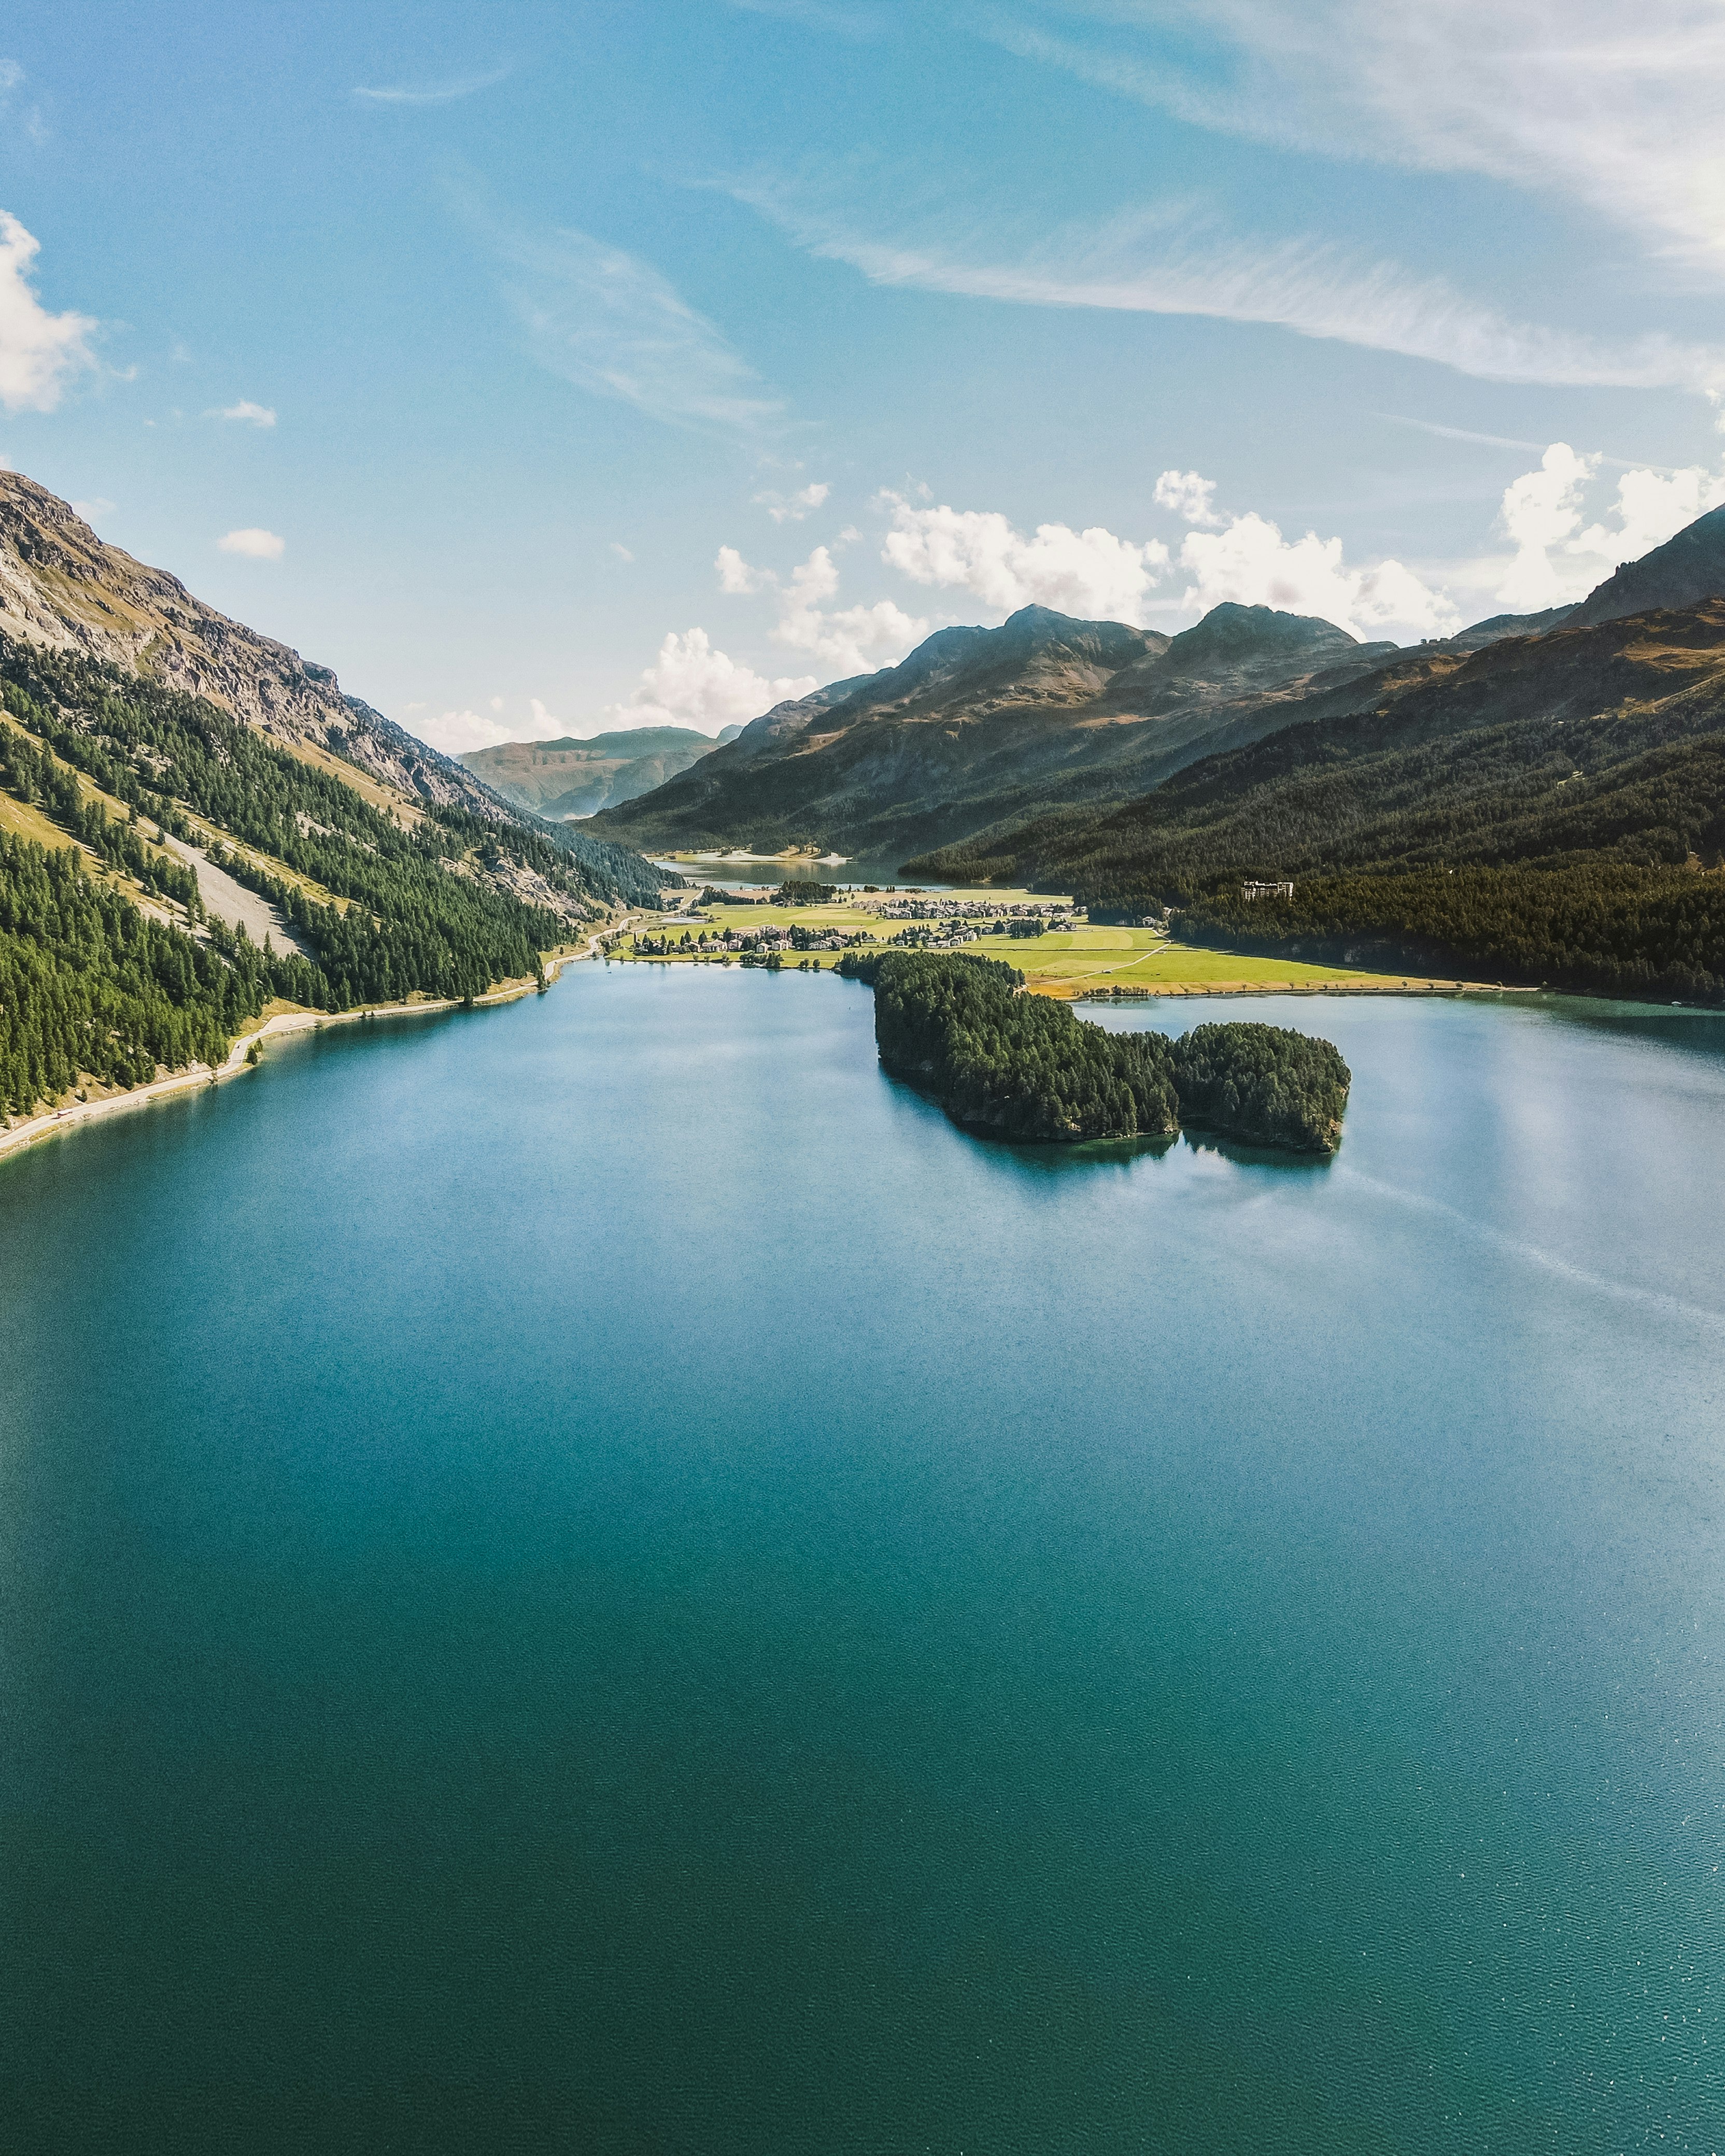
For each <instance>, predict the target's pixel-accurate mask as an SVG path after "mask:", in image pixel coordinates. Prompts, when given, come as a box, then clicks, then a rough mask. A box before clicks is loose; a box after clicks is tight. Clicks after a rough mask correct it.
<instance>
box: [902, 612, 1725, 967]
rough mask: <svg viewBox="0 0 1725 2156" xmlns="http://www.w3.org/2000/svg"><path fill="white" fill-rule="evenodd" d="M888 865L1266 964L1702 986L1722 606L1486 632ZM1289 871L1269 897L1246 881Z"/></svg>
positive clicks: (1716, 862) (1724, 855) (1707, 942)
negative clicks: (1203, 750) (1248, 895)
mask: <svg viewBox="0 0 1725 2156" xmlns="http://www.w3.org/2000/svg"><path fill="white" fill-rule="evenodd" d="M1524 714H1526V715H1525V716H1524ZM911 870H912V872H914V873H920V874H924V875H940V876H942V877H943V878H950V879H952V880H958V881H971V880H981V881H993V882H998V883H1014V882H1028V883H1030V884H1032V885H1034V887H1037V888H1040V889H1043V890H1055V889H1058V890H1062V891H1068V890H1069V891H1072V892H1073V893H1074V894H1075V895H1076V896H1077V897H1078V898H1080V899H1081V901H1082V902H1084V903H1085V904H1086V905H1088V906H1090V907H1091V910H1092V911H1095V912H1096V913H1099V914H1100V915H1101V916H1104V917H1109V918H1116V919H1118V918H1122V917H1132V916H1137V915H1140V914H1142V913H1144V912H1147V911H1152V910H1157V911H1159V910H1160V909H1162V908H1163V907H1164V906H1168V907H1173V908H1175V909H1178V911H1179V914H1180V919H1181V923H1182V926H1183V931H1184V932H1186V933H1188V934H1190V935H1192V936H1194V937H1200V938H1209V939H1214V940H1223V941H1228V942H1232V943H1235V944H1239V945H1243V946H1244V947H1247V948H1250V949H1253V950H1257V951H1262V952H1266V953H1274V954H1276V955H1283V956H1299V957H1305V958H1318V957H1322V958H1325V959H1329V960H1333V961H1339V962H1346V963H1349V964H1368V963H1372V962H1382V963H1385V964H1418V965H1419V966H1420V969H1421V970H1422V971H1425V970H1429V969H1432V968H1438V969H1440V970H1445V971H1461V972H1464V973H1473V974H1476V975H1478V974H1481V973H1486V974H1487V975H1488V976H1489V977H1491V978H1505V979H1514V980H1518V981H1527V980H1532V981H1549V982H1550V983H1552V984H1553V985H1564V986H1568V987H1574V988H1589V989H1595V990H1599V991H1602V992H1609V993H1630V992H1631V988H1632V987H1634V985H1635V983H1639V984H1640V985H1639V988H1636V989H1635V992H1637V993H1657V994H1667V993H1668V994H1674V995H1685V996H1705V997H1707V998H1709V999H1712V998H1716V997H1717V996H1719V995H1720V994H1721V993H1725V945H1722V943H1721V942H1720V941H1719V940H1718V931H1717V924H1718V923H1719V922H1720V921H1721V919H1722V916H1721V913H1720V910H1719V903H1718V898H1717V893H1718V892H1719V891H1720V888H1721V885H1722V884H1725V877H1721V881H1720V883H1716V882H1715V881H1714V880H1713V879H1714V877H1715V876H1716V875H1718V874H1719V872H1720V871H1721V870H1725V599H1717V598H1715V599H1710V600H1707V601H1706V602H1705V603H1702V604H1701V605H1698V606H1695V607H1692V608H1686V609H1683V610H1681V611H1679V612H1676V613H1654V614H1651V615H1646V616H1640V617H1635V618H1631V619H1613V620H1609V621H1608V622H1606V623H1604V624H1597V625H1591V626H1589V625H1585V624H1584V625H1583V626H1581V627H1579V628H1574V629H1571V628H1568V627H1567V626H1565V627H1563V628H1560V629H1558V630H1557V631H1555V632H1553V633H1551V634H1547V635H1545V636H1543V637H1541V638H1538V639H1519V640H1516V641H1513V642H1512V643H1509V644H1499V645H1496V646H1494V647H1493V648H1492V649H1490V650H1489V651H1486V652H1483V653H1481V654H1479V655H1478V657H1477V658H1475V659H1471V660H1468V661H1467V663H1466V665H1464V666H1463V667H1462V668H1461V670H1458V671H1456V672H1455V673H1452V674H1451V675H1449V676H1448V677H1447V679H1445V680H1433V681H1428V682H1426V683H1424V684H1422V685H1419V686H1418V687H1417V688H1414V689H1410V690H1409V691H1408V692H1407V693H1405V694H1404V695H1402V696H1399V697H1396V698H1394V700H1391V701H1387V702H1385V703H1383V704H1381V705H1379V706H1377V707H1374V708H1373V709H1371V710H1368V711H1362V712H1359V713H1357V714H1354V715H1352V716H1346V717H1339V718H1326V719H1322V720H1317V721H1310V722H1307V723H1305V724H1301V725H1296V726H1288V727H1285V728H1284V729H1282V730H1281V731H1279V732H1277V733H1275V734H1272V735H1271V736H1269V737H1267V738H1266V739H1265V740H1263V741H1260V742H1255V743H1254V744H1252V745H1251V746H1250V747H1245V748H1241V749H1238V750H1235V751H1232V752H1227V753H1224V754H1220V755H1216V756H1213V757H1207V758H1205V759H1204V760H1203V761H1202V762H1198V763H1194V764H1192V765H1189V766H1188V767H1187V768H1186V769H1185V770H1184V771H1183V772H1180V773H1178V774H1176V775H1175V776H1174V777H1173V778H1170V779H1168V781H1166V782H1165V783H1163V785H1161V786H1159V787H1158V788H1156V789H1155V790H1154V791H1153V793H1148V794H1146V795H1144V796H1143V797H1142V798H1140V799H1137V800H1135V801H1132V802H1129V803H1124V804H1122V805H1121V806H1118V807H1116V808H1111V809H1107V810H1078V811H1069V812H1066V813H1065V814H1059V815H1054V816H1049V817H1045V818H1042V819H1035V820H1032V821H1029V822H1027V823H1025V824H1023V825H1021V826H1020V827H1019V828H1018V829H1015V830H1013V831H1010V832H1007V833H1004V834H995V835H992V836H990V837H988V838H987V839H981V840H977V841H973V842H971V843H970V844H967V845H964V846H960V847H952V848H948V849H947V850H945V851H944V852H942V853H940V854H937V855H932V856H927V857H925V858H923V859H922V860H919V861H916V862H914V863H912V864H911ZM1608 871H1609V873H1608ZM1560 872H1561V873H1560ZM1289 879H1291V880H1294V881H1295V883H1296V898H1295V901H1293V903H1292V904H1291V905H1288V904H1286V903H1283V902H1281V901H1247V900H1246V899H1245V897H1244V896H1243V893H1242V885H1244V884H1245V883H1246V882H1248V881H1264V882H1278V881H1281V880H1289ZM1685 892H1686V893H1687V894H1688V896H1687V897H1684V896H1683V894H1684V893H1685Z"/></svg>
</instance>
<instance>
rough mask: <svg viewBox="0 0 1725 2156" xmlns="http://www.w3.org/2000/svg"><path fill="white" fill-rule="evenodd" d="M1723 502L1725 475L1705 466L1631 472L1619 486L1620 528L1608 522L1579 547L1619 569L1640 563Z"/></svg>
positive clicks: (1590, 531)
mask: <svg viewBox="0 0 1725 2156" xmlns="http://www.w3.org/2000/svg"><path fill="white" fill-rule="evenodd" d="M1722 503H1725V474H1721V473H1718V472H1710V471H1707V470H1705V469H1704V468H1703V467H1702V465H1689V466H1688V467H1687V468H1686V470H1681V471H1672V472H1658V471H1651V470H1637V471H1626V472H1625V473H1624V475H1623V476H1622V477H1621V478H1620V480H1618V482H1617V504H1616V510H1615V515H1616V517H1617V529H1616V530H1615V531H1607V530H1606V528H1605V526H1604V525H1603V524H1592V525H1589V526H1588V528H1587V530H1586V531H1584V532H1582V533H1581V534H1580V535H1579V537H1578V538H1577V540H1576V542H1575V543H1576V546H1577V548H1578V549H1579V550H1582V551H1585V550H1587V549H1589V548H1590V549H1591V550H1592V551H1593V552H1594V553H1596V554H1598V555H1599V557H1600V558H1601V559H1602V560H1604V561H1606V562H1609V564H1610V566H1611V567H1612V568H1614V569H1615V567H1617V566H1618V564H1619V563H1620V562H1634V561H1638V560H1639V559H1640V557H1641V556H1642V555H1643V554H1646V553H1651V552H1652V550H1653V549H1654V547H1662V546H1663V545H1664V544H1665V542H1666V540H1667V539H1669V538H1670V537H1671V536H1672V534H1673V533H1675V532H1678V531H1681V530H1682V528H1683V526H1685V525H1686V524H1692V523H1694V521H1695V520H1696V518H1697V516H1705V515H1706V514H1707V511H1708V510H1710V509H1717V508H1718V507H1719V506H1720V505H1721V504H1722Z"/></svg>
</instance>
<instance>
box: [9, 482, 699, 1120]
mask: <svg viewBox="0 0 1725 2156" xmlns="http://www.w3.org/2000/svg"><path fill="white" fill-rule="evenodd" d="M44 505H45V506H44ZM193 679H195V680H199V681H202V682H203V684H204V686H203V689H202V690H193V689H192V688H190V687H187V686H183V685H182V683H184V682H186V681H187V680H193ZM0 840H3V859H0V1116H4V1117H5V1118H7V1119H8V1120H9V1119H10V1118H11V1117H13V1116H17V1115H19V1114H23V1113H27V1112H28V1111H30V1110H31V1109H32V1108H33V1107H37V1106H42V1105H44V1103H51V1102H53V1101H56V1100H57V1099H59V1097H61V1096H63V1095H64V1093H66V1092H67V1091H71V1090H74V1088H81V1089H84V1090H87V1089H88V1087H89V1086H90V1085H95V1086H100V1087H105V1086H121V1085H131V1084H137V1083H141V1082H144V1081H145V1080H146V1078H149V1077H153V1076H154V1075H157V1068H158V1067H159V1066H167V1067H172V1066H173V1065H176V1064H178V1063H182V1062H184V1061H185V1060H188V1059H193V1058H195V1059H198V1060H208V1059H209V1057H210V1055H212V1054H213V1053H214V1052H217V1051H218V1050H219V1049H221V1048H223V1047H224V1046H225V1044H226V1041H227V1039H228V1038H230V1037H231V1035H232V1033H233V1032H234V1029H235V1028H236V1027H237V1026H238V1025H239V1024H243V1023H244V1021H245V1020H246V1019H249V1018H252V1017H254V1016H255V1015H256V1014H257V1013H258V1012H259V1010H260V1009H263V1007H264V1004H265V1003H267V1002H268V1001H269V1000H270V998H285V999H286V1000H289V1001H291V1002H293V1003H295V1004H301V1005H304V1006H306V1007H308V1008H311V1009H323V1010H338V1009H344V1008H347V1007H349V1006H351V1005H352V1004H355V1003H359V1002H373V1001H389V1000H395V999H398V998H403V997H405V996H409V995H413V994H415V993H424V994H426V995H429V996H434V997H455V998H463V997H468V996H473V995H476V994H479V993H482V992H483V991H484V990H485V988H488V987H490V985H492V984H493V983H496V982H499V981H502V980H506V979H521V978H526V979H531V978H533V977H534V975H535V974H536V973H537V972H538V971H539V968H540V954H541V952H543V951H546V950H548V949H551V948H553V947H557V946H558V945H562V944H567V942H570V941H572V940H573V939H576V938H578V937H581V936H583V935H584V933H585V932H586V931H587V928H588V924H589V923H593V922H597V921H603V920H604V919H606V918H608V917H609V916H611V915H612V914H613V913H614V911H615V910H616V908H618V907H619V906H622V905H629V904H633V905H656V904H657V902H658V897H659V892H660V889H661V888H662V886H663V885H665V882H667V881H668V880H674V879H667V878H666V877H665V875H664V874H663V873H662V872H661V871H660V870H655V869H654V868H652V867H651V866H650V865H649V864H648V863H647V862H645V861H644V860H641V859H640V857H639V855H635V854H633V853H631V852H629V850H626V849H624V848H622V847H619V846H617V845H614V844H611V843H609V842H608V841H605V840H603V839H594V838H593V837H592V836H590V835H589V834H587V833H586V832H584V831H582V832H576V831H573V830H572V829H568V828H567V827H557V826H552V825H549V824H544V823H542V822H541V821H539V820H538V819H535V818H532V817H530V816H526V815H524V814H521V812H520V811H519V810H517V809H515V808H511V806H510V805H509V804H508V803H505V802H503V801H501V799H499V798H498V797H497V796H496V795H495V794H494V793H491V792H490V790H489V789H488V788H485V786H484V785H482V784H481V783H480V782H479V781H478V780H477V779H475V778H474V777H473V776H472V775H471V774H470V773H467V772H465V771H464V770H463V769H462V768H461V767H460V766H459V765H458V764H455V763H454V762H451V761H450V760H449V758H446V757H441V756H439V755H438V753H437V752H435V751H434V750H432V749H429V748H428V747H426V746H425V744H424V743H423V742H416V741H415V740H414V739H413V737H412V736H411V735H409V734H408V733H406V732H405V731H403V729H401V728H400V727H398V726H393V724H392V722H391V721H388V720H387V719H384V718H383V717H382V716H381V715H380V714H378V713H376V712H374V711H372V710H371V709H370V707H369V706H366V705H364V704H362V703H360V702H358V701H357V700H356V699H352V698H347V697H344V696H341V693H340V691H339V688H338V687H337V685H336V682H335V677H334V676H333V675H330V674H329V673H328V672H327V670H325V669H321V668H310V667H306V666H305V665H303V663H302V662H300V660H299V659H298V657H297V654H293V653H291V652H289V651H288V650H287V649H286V648H285V646H282V645H279V644H271V643H270V642H269V640H268V639H260V638H258V637H256V636H254V634H253V632H251V631H250V630H248V629H244V628H243V627H242V626H241V625H240V624H234V623H228V622H226V621H225V620H224V619H223V617H221V616H219V615H217V614H214V613H213V612H212V611H211V610H210V609H208V608H203V607H202V606H201V605H200V603H198V602H197V601H195V600H193V599H192V598H190V596H189V595H188V594H187V593H184V591H183V589H182V588H181V587H180V586H179V585H178V584H177V583H175V582H174V580H173V579H172V578H170V577H165V576H164V574H163V573H162V572H159V571H153V570H145V569H142V568H141V567H140V565H139V564H137V563H136V562H132V561H131V557H129V556H126V555H122V554H120V553H119V552H118V550H117V549H112V548H106V547H104V546H103V545H102V542H100V541H99V540H97V539H96V538H95V535H94V534H93V533H91V532H90V531H89V528H88V526H84V525H82V524H81V523H80V521H79V520H77V519H76V518H75V517H74V516H73V515H72V512H71V511H69V510H67V509H66V508H65V506H64V504H59V503H55V502H54V498H53V497H52V496H51V495H45V494H44V490H41V489H40V488H38V487H35V486H34V485H33V483H32V482H30V481H28V480H22V479H20V478H19V476H18V475H16V474H0Z"/></svg>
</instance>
